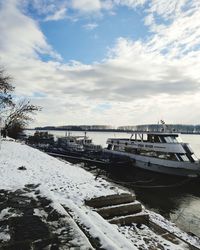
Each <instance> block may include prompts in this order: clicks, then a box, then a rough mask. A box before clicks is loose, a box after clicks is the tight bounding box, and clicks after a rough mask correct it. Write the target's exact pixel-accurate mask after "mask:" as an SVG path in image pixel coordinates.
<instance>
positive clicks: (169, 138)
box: [165, 136, 177, 143]
mask: <svg viewBox="0 0 200 250" xmlns="http://www.w3.org/2000/svg"><path fill="white" fill-rule="evenodd" d="M165 141H166V142H167V143H177V140H176V138H175V137H172V136H165Z"/></svg>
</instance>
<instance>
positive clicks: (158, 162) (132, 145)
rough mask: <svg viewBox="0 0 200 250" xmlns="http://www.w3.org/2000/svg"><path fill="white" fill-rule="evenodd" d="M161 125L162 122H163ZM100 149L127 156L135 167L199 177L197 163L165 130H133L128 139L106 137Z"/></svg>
mask: <svg viewBox="0 0 200 250" xmlns="http://www.w3.org/2000/svg"><path fill="white" fill-rule="evenodd" d="M163 125H164V124H163ZM107 144H108V146H107V148H106V149H104V152H106V153H110V154H113V155H115V156H128V157H129V158H130V159H132V160H133V162H134V165H135V166H136V167H139V168H142V169H146V170H149V171H154V172H159V173H164V174H171V175H177V176H187V177H198V176H200V162H199V160H198V159H197V157H196V156H195V154H194V152H193V150H192V148H191V147H190V145H189V144H188V143H183V142H182V141H180V140H179V134H177V133H172V132H167V131H166V126H165V125H164V128H163V131H162V132H147V131H145V132H134V133H132V135H131V137H130V139H127V138H109V139H108V140H107Z"/></svg>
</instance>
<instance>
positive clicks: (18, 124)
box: [5, 99, 41, 137]
mask: <svg viewBox="0 0 200 250" xmlns="http://www.w3.org/2000/svg"><path fill="white" fill-rule="evenodd" d="M40 110H41V107H39V106H35V105H33V104H31V103H30V101H29V100H25V99H24V100H21V101H20V102H18V103H17V104H15V105H14V107H13V108H12V109H10V111H9V112H8V114H7V117H6V120H5V129H6V130H7V131H8V135H9V136H11V135H12V137H17V134H18V133H19V132H22V131H23V129H24V128H25V127H26V126H27V125H28V123H29V122H31V121H32V120H33V118H32V117H31V115H34V114H36V112H37V111H40Z"/></svg>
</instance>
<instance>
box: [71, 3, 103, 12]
mask: <svg viewBox="0 0 200 250" xmlns="http://www.w3.org/2000/svg"><path fill="white" fill-rule="evenodd" d="M72 8H74V9H76V10H78V11H80V12H86V13H87V12H99V11H100V10H101V1H100V0H72Z"/></svg>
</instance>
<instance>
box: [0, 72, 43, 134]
mask: <svg viewBox="0 0 200 250" xmlns="http://www.w3.org/2000/svg"><path fill="white" fill-rule="evenodd" d="M13 91H14V87H13V86H12V84H11V77H10V76H8V75H5V73H4V70H3V69H1V68H0V118H1V120H3V121H4V129H3V132H4V134H6V133H7V134H8V135H9V136H12V137H14V138H16V137H17V135H18V133H19V132H22V131H23V129H24V128H25V127H26V126H27V125H28V123H29V122H30V121H32V120H33V119H32V117H31V115H33V114H35V113H36V112H37V111H40V110H41V107H39V106H35V105H33V104H31V103H30V101H29V100H25V99H23V100H21V101H19V102H15V101H14V98H13V95H12V92H13Z"/></svg>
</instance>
